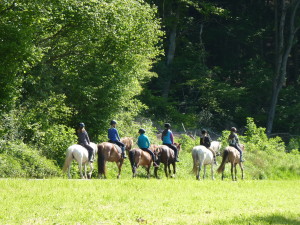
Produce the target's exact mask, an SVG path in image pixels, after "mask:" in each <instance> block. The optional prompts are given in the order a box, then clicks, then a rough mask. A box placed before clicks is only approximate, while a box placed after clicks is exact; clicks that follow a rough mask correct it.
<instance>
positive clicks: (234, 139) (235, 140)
mask: <svg viewBox="0 0 300 225" xmlns="http://www.w3.org/2000/svg"><path fill="white" fill-rule="evenodd" d="M230 130H231V133H230V135H229V136H228V143H229V146H231V147H235V148H236V149H237V150H238V151H239V153H240V161H241V162H244V160H243V151H242V149H241V147H240V143H239V137H238V135H237V134H236V132H237V129H236V128H235V127H232V128H231V129H230Z"/></svg>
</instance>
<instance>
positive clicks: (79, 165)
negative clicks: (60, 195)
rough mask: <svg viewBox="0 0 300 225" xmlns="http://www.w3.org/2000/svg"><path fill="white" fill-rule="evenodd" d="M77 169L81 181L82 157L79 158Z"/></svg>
mask: <svg viewBox="0 0 300 225" xmlns="http://www.w3.org/2000/svg"><path fill="white" fill-rule="evenodd" d="M78 168H79V172H80V177H81V179H83V178H84V177H83V174H82V157H81V158H80V160H79V162H78Z"/></svg>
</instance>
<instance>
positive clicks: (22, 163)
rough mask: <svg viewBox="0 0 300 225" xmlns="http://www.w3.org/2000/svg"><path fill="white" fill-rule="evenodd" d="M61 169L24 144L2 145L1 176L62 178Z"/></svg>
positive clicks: (0, 154) (10, 143) (0, 158)
mask: <svg viewBox="0 0 300 225" xmlns="http://www.w3.org/2000/svg"><path fill="white" fill-rule="evenodd" d="M60 175H61V172H60V169H59V168H58V167H57V166H55V164H54V163H53V162H52V161H50V160H48V159H46V157H44V156H41V155H40V154H39V152H38V151H37V150H36V149H32V148H30V147H28V146H27V145H26V144H24V143H16V142H6V143H3V142H2V143H1V150H0V176H1V177H31V178H48V177H55V176H60Z"/></svg>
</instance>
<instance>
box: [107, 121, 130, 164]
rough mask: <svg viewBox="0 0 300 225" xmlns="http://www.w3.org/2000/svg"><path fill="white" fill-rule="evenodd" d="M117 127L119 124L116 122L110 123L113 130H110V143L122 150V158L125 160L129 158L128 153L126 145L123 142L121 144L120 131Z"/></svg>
mask: <svg viewBox="0 0 300 225" xmlns="http://www.w3.org/2000/svg"><path fill="white" fill-rule="evenodd" d="M116 125H117V122H116V121H115V120H112V121H110V126H111V128H109V129H108V139H109V142H111V143H114V144H116V145H118V146H119V147H120V148H121V150H122V154H121V157H122V158H123V159H125V158H127V156H126V152H125V145H124V144H123V143H122V142H120V136H119V133H118V130H117V129H116Z"/></svg>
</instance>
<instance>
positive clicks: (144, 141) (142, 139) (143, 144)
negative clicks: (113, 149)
mask: <svg viewBox="0 0 300 225" xmlns="http://www.w3.org/2000/svg"><path fill="white" fill-rule="evenodd" d="M145 132H146V131H145V130H144V129H139V134H140V136H139V137H138V142H137V144H138V146H139V148H140V149H142V150H143V151H145V152H148V153H149V154H150V155H151V157H152V161H153V166H154V167H158V165H157V164H156V162H155V156H154V153H153V152H152V151H151V150H150V149H149V147H150V141H149V138H148V137H147V136H146V135H145Z"/></svg>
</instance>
